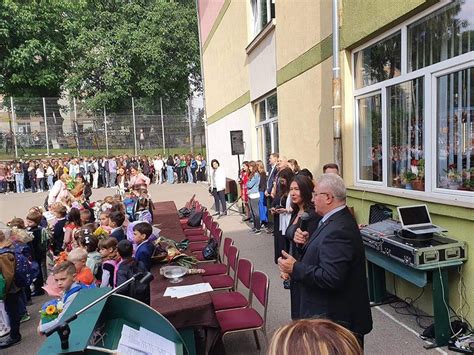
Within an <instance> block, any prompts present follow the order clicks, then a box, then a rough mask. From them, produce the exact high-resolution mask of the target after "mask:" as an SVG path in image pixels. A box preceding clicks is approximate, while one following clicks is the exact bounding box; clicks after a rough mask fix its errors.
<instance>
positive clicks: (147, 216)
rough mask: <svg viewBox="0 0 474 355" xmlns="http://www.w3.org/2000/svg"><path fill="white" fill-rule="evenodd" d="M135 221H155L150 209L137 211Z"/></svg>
mask: <svg viewBox="0 0 474 355" xmlns="http://www.w3.org/2000/svg"><path fill="white" fill-rule="evenodd" d="M134 221H140V222H148V223H150V224H151V223H152V222H153V218H152V215H151V213H150V211H148V210H142V211H137V212H136V213H135V216H134Z"/></svg>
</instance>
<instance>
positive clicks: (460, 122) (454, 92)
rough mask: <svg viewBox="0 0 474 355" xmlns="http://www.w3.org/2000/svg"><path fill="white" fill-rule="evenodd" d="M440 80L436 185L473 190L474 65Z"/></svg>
mask: <svg viewBox="0 0 474 355" xmlns="http://www.w3.org/2000/svg"><path fill="white" fill-rule="evenodd" d="M437 81H438V82H437V110H436V112H437V114H436V126H437V131H438V142H437V150H436V151H437V152H436V153H437V187H439V188H448V189H452V190H459V189H462V190H470V191H474V66H473V67H470V68H468V69H465V70H460V71H457V72H454V73H450V74H447V75H443V76H440V77H439V78H438V80H437Z"/></svg>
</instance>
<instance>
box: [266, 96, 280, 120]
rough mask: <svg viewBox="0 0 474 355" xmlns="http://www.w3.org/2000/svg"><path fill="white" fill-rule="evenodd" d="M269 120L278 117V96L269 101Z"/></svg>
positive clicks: (271, 97) (270, 98)
mask: <svg viewBox="0 0 474 355" xmlns="http://www.w3.org/2000/svg"><path fill="white" fill-rule="evenodd" d="M267 109H268V116H267V117H268V118H273V117H276V116H278V104H277V96H276V95H273V96H270V97H269V98H268V99H267Z"/></svg>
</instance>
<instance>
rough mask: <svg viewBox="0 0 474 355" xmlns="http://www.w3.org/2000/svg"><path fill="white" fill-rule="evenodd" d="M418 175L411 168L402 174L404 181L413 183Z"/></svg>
mask: <svg viewBox="0 0 474 355" xmlns="http://www.w3.org/2000/svg"><path fill="white" fill-rule="evenodd" d="M416 178H417V175H416V174H415V173H413V172H412V171H411V170H408V171H406V172H404V173H403V174H402V181H403V183H405V184H407V183H411V182H412V181H414V180H416Z"/></svg>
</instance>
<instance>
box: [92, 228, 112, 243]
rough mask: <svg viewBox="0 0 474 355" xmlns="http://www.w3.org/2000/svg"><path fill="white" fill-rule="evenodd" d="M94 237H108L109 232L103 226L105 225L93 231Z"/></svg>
mask: <svg viewBox="0 0 474 355" xmlns="http://www.w3.org/2000/svg"><path fill="white" fill-rule="evenodd" d="M92 235H93V236H94V237H97V239H99V240H101V239H103V238H106V237H108V236H109V233H108V232H107V231H106V230H105V229H104V228H103V227H98V228H97V229H96V230H95V231H94V233H92Z"/></svg>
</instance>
